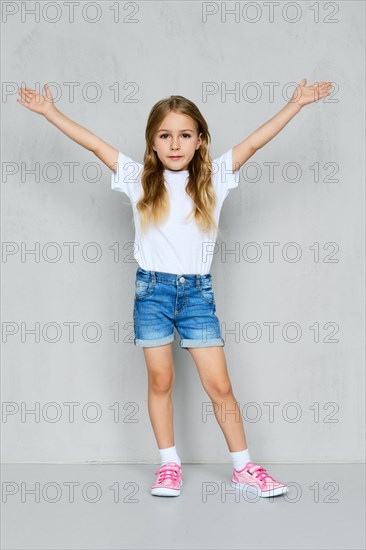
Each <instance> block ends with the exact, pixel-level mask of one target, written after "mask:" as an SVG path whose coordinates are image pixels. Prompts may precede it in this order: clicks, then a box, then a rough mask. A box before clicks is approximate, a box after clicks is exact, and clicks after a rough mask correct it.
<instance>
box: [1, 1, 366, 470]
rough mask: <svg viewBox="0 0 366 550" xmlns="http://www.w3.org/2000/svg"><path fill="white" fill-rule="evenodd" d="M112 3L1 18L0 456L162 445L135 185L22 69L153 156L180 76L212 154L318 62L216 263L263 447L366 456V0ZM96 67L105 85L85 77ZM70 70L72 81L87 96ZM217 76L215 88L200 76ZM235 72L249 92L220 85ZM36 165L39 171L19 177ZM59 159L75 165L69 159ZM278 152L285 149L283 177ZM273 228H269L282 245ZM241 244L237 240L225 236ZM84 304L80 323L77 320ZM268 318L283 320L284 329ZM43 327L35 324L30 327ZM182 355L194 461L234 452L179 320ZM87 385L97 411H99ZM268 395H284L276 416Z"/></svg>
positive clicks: (227, 214)
mask: <svg viewBox="0 0 366 550" xmlns="http://www.w3.org/2000/svg"><path fill="white" fill-rule="evenodd" d="M33 4H34V3H32V5H33ZM113 4H115V3H108V2H101V3H100V4H99V7H100V10H101V14H100V19H99V21H97V22H95V23H91V22H88V21H86V20H83V19H82V17H81V7H85V5H84V4H83V3H82V4H81V7H79V9H76V12H75V22H73V23H72V22H70V21H69V20H68V13H67V11H66V7H65V6H64V4H63V3H60V11H59V17H60V18H59V21H57V22H54V23H52V22H50V21H47V18H48V19H49V20H50V19H51V18H53V17H55V12H54V11H53V12H52V11H50V12H49V13H48V14H47V13H43V14H42V13H41V14H40V20H39V22H35V20H34V16H31V15H29V14H28V15H25V16H24V17H23V19H22V17H21V15H20V12H19V13H14V14H13V15H10V16H9V17H8V19H7V21H6V22H5V23H3V42H2V43H3V56H2V62H3V63H2V64H3V69H2V77H3V109H2V111H3V137H5V139H3V140H2V159H3V186H2V200H3V208H2V216H3V217H2V239H3V247H5V251H6V252H7V253H6V254H5V251H4V249H3V262H2V319H3V354H2V356H3V366H2V400H3V417H2V453H3V454H2V459H3V460H4V461H14V462H23V461H24V462H26V461H35V462H92V461H116V462H118V461H122V462H135V461H136V462H159V455H158V451H157V445H156V442H155V438H154V435H153V431H152V427H151V424H150V420H149V417H148V412H147V376H146V366H145V363H144V357H143V352H142V349H141V348H136V347H135V346H134V344H133V324H132V322H133V316H132V312H133V291H134V276H135V271H136V269H137V267H138V266H137V264H136V263H135V261H134V260H133V258H132V250H133V247H132V245H133V236H134V231H133V226H132V211H131V208H130V203H129V199H128V198H127V197H126V196H125V195H122V194H120V193H117V192H112V191H111V189H110V177H111V173H110V171H109V170H108V169H107V168H106V167H105V166H104V165H102V163H100V162H99V161H98V159H97V158H95V157H93V155H92V154H91V153H90V152H88V151H87V150H84V149H83V148H81V147H80V146H79V145H77V144H76V143H75V142H73V141H72V140H70V139H69V138H67V137H66V136H65V135H64V134H63V133H62V132H60V131H59V130H57V129H56V128H55V127H54V126H52V125H51V124H49V123H48V122H47V121H46V120H45V119H44V118H42V117H40V116H38V115H36V114H34V113H32V112H30V111H28V110H27V109H25V108H24V107H22V106H21V105H19V104H18V103H17V102H16V98H17V97H18V96H17V86H19V85H21V83H22V82H23V83H26V85H27V86H29V87H31V88H34V87H35V85H36V83H40V84H41V86H43V85H44V83H46V82H48V83H51V82H56V83H58V85H59V89H60V91H61V92H62V94H61V97H60V99H59V101H57V107H58V108H59V109H60V110H61V111H62V112H63V113H64V114H66V115H67V116H69V117H71V118H72V119H73V120H75V121H77V122H78V123H80V124H81V125H83V126H85V127H87V128H88V129H90V130H91V131H92V132H94V133H95V134H97V135H99V136H100V137H102V138H103V139H104V140H105V141H107V142H108V143H110V144H112V145H114V146H115V147H116V148H118V149H119V150H121V151H123V152H125V153H126V154H127V155H129V156H131V157H132V158H134V159H136V160H137V161H139V162H142V160H143V152H144V146H145V141H144V131H145V125H146V120H147V116H148V113H149V110H150V108H151V107H152V105H153V104H154V103H155V102H156V101H158V100H159V99H161V98H163V97H166V96H168V95H170V94H181V95H184V96H186V97H188V98H190V99H192V100H193V101H194V102H196V103H197V105H198V106H199V108H200V109H201V111H202V113H203V115H204V116H205V118H206V120H207V122H208V124H209V128H210V131H211V135H212V148H211V155H212V158H215V156H217V155H219V154H221V153H223V152H224V151H226V150H227V149H228V148H230V147H231V146H234V145H236V144H237V143H239V142H240V141H241V140H242V139H244V138H245V137H246V136H248V135H249V134H250V133H252V132H253V131H254V130H255V129H256V128H258V127H259V126H260V125H261V124H263V123H264V122H265V121H266V120H268V119H269V118H271V117H272V116H273V115H274V114H275V113H276V112H278V111H279V110H280V109H281V108H282V107H283V106H284V105H285V102H286V96H285V95H284V94H285V90H286V86H287V84H288V83H294V82H300V80H301V79H302V78H303V77H306V78H307V79H308V83H313V82H315V81H318V80H329V81H332V82H333V83H334V90H335V93H334V94H333V95H332V96H331V97H329V98H328V99H327V100H326V101H321V102H320V103H318V104H313V105H310V106H308V107H305V108H304V109H303V110H302V111H301V112H300V114H299V115H298V116H297V117H295V119H293V120H292V121H290V123H289V124H288V125H287V126H286V127H285V128H284V129H283V131H282V132H281V133H280V134H279V135H278V136H277V137H275V138H274V139H273V140H272V141H271V142H270V143H269V144H267V146H266V147H264V148H263V149H261V150H260V151H258V152H257V153H256V155H255V156H254V157H252V158H251V159H250V161H249V163H248V165H247V166H244V167H242V169H241V175H240V184H239V188H237V189H235V190H233V191H232V192H231V193H230V194H229V196H228V198H227V199H226V202H225V204H224V207H223V210H222V213H221V220H220V221H221V226H220V227H221V231H222V234H221V236H220V238H219V240H218V249H219V252H218V253H217V254H216V255H215V258H214V260H213V264H212V268H211V273H212V275H213V277H214V288H215V294H216V300H217V314H218V316H219V318H220V321H221V324H222V330H223V337H224V338H225V340H226V346H225V348H224V349H225V353H226V358H227V363H228V369H229V373H230V377H231V381H232V385H233V389H234V394H235V396H236V399H237V401H238V402H239V403H240V406H241V408H242V411H243V418H244V425H245V429H246V434H247V440H248V445H249V449H250V452H251V456H252V458H253V459H254V460H255V461H259V462H260V461H262V462H295V463H296V462H323V461H324V462H333V461H334V462H338V461H340V462H343V461H344V462H347V461H351V462H352V461H362V460H363V448H364V436H363V434H364V424H363V418H364V390H363V388H364V366H363V365H364V329H365V326H364V290H363V288H364V287H363V283H364V173H363V160H364V158H363V151H364V145H365V143H364V122H363V121H364V100H363V97H364V89H362V84H363V82H364V67H363V61H364V59H363V57H364V56H363V39H364V29H363V23H362V22H363V20H364V4H363V3H362V2H347V3H346V2H337V3H334V4H332V6H335V7H336V8H337V10H338V11H337V12H336V13H333V8H332V9H331V8H330V7H328V8H326V7H325V4H322V5H320V6H319V20H318V21H316V22H315V21H314V17H315V15H314V11H313V10H311V9H310V8H309V4H308V3H306V2H297V3H296V5H297V6H298V9H299V12H298V15H299V18H298V20H297V21H296V20H295V21H294V20H293V18H294V17H295V12H294V11H291V9H290V8H289V9H288V12H287V16H286V13H285V11H282V9H283V8H285V4H284V3H281V6H280V8H278V7H277V8H276V10H275V14H274V20H273V21H271V20H270V17H269V14H268V11H267V10H268V8H266V7H265V6H264V5H262V4H261V3H258V4H257V5H258V7H260V9H261V10H262V11H261V13H259V14H258V21H257V22H252V23H249V22H248V21H246V20H245V16H244V15H243V13H242V14H241V16H240V17H239V18H238V20H237V21H235V20H234V17H233V16H228V17H227V20H226V21H225V19H224V17H222V16H221V14H220V12H219V13H217V14H216V15H215V14H214V15H210V16H208V17H207V21H204V16H203V15H202V10H203V9H204V8H203V5H202V4H201V3H200V2H139V3H136V4H135V6H136V9H135V10H134V7H133V3H131V5H132V7H130V8H128V9H124V8H123V6H124V5H125V4H124V3H121V4H120V8H121V11H120V21H119V22H116V23H115V22H113V17H114V12H113V11H112V10H111V9H110V6H112V5H113ZM233 4H234V3H233V2H230V3H228V4H227V8H230V7H233ZM237 4H238V5H239V6H240V7H241V9H242V8H243V7H244V4H245V3H242V2H241V3H237ZM12 5H17V4H12ZM40 5H41V6H42V5H44V4H43V3H42V2H41V3H40ZM212 5H216V6H217V7H218V9H220V6H221V5H222V6H225V3H215V4H212ZM18 7H19V9H20V3H19V4H18ZM208 7H210V6H208ZM134 11H135V13H134V14H133V12H134ZM300 11H301V14H300ZM128 14H132V15H130V16H129V15H128ZM84 15H85V14H84ZM94 15H95V12H94V11H93V10H92V9H91V8H90V11H87V12H86V16H87V17H89V18H93V17H94ZM253 17H254V12H252V11H251V12H248V17H247V18H253ZM286 17H287V20H286ZM123 18H125V19H126V20H125V21H123ZM133 19H134V20H135V22H132V21H131V20H133ZM290 19H291V20H293V22H290ZM92 82H94V83H97V85H98V87H99V90H100V91H101V97H100V98H99V100H97V101H96V102H93V101H91V100H90V99H89V100H87V95H86V93H85V90H86V88H87V85H88V83H92ZM250 82H251V83H255V86H256V92H254V87H253V86H252V87H250V88H247V84H248V83H250ZM66 83H77V84H78V86H76V88H75V98H74V100H71V98H70V97H69V89H70V88H68V87H67V85H66ZM117 83H118V84H117ZM205 83H206V84H205ZM207 83H209V88H210V89H212V90H214V92H213V93H212V94H211V95H210V94H208V95H207V96H206V95H205V93H204V89H205V87H206V86H207ZM269 83H275V86H274V94H273V98H271V96H270V94H269V90H270V86H269ZM235 85H236V86H237V90H238V92H239V96H238V97H236V98H235V97H234V95H232V94H225V87H226V88H227V90H232V89H233V88H235ZM69 86H70V85H69ZM85 86H86V88H85ZM117 86H118V87H119V92H120V96H119V98H116V96H115V95H114V92H113V91H112V90H116V89H117ZM52 89H53V90H55V88H52ZM82 89H84V93H82ZM215 90H216V91H215ZM292 90H293V88H292V87H291V88H289V91H288V94H289V95H288V96H287V98H289V97H290V94H291V93H292ZM5 91H6V92H7V94H6V93H5ZM88 91H89V92H90V95H89V98H91V97H92V96H93V90H92V89H91V88H90V87H89V90H88ZM221 92H222V93H221ZM255 93H256V94H257V97H256V98H255ZM4 130H5V132H4ZM35 163H39V166H40V172H41V173H40V176H39V178H38V179H37V177H35V176H34V175H33V174H31V173H28V174H25V175H23V176H22V175H21V174H22V173H23V174H24V172H25V170H28V169H33V168H34V166H35ZM48 163H53V165H54V166H55V167H57V170H58V175H56V174H57V170H56V169H55V168H53V169H52V168H51V167H49V168H48V172H47V170H46V168H47V166H48ZM66 163H77V166H76V167H75V177H74V178H73V179H72V178H70V176H69V173H68V169H67V164H66ZM88 163H95V165H96V166H97V167H98V170H99V175H98V174H97V178H96V181H94V182H93V181H90V180H91V179H92V178H93V177H94V176H95V170H93V168H90V172H88V176H89V181H88V180H87V179H86V178H85V175H84V170H85V169H86V167H87V165H88ZM268 163H277V164H276V167H275V169H274V177H273V178H271V177H270V170H269V165H268ZM294 167H296V169H295V168H294ZM5 169H6V170H8V171H9V173H8V175H6V174H5V173H4V170H5ZM12 170H14V172H15V173H14V174H12V173H11V171H12ZM296 170H297V172H296ZM296 175H297V176H296ZM52 178H56V180H55V181H52ZM71 242H72V243H77V245H76V246H75V257H74V261H71V259H70V257H69V250H70V248H69V246H70V245H67V244H66V243H71ZM51 243H54V244H56V246H51ZM91 243H95V244H96V246H97V248H98V249H99V252H100V253H101V257H100V258H99V259H98V260H97V261H93V258H94V257H95V251H96V249H95V248H94V247H93V246H90V245H91ZM248 243H256V253H258V254H259V257H258V261H255V262H253V261H250V258H253V256H254V254H255V250H254V246H251V247H249V248H248V249H247V250H246V246H247V245H248ZM268 243H276V246H275V247H274V248H275V252H274V259H273V261H270V258H269V245H268ZM289 243H296V247H297V250H296V253H297V254H299V257H298V260H297V261H291V258H293V257H294V254H295V247H289V248H288V245H289ZM88 245H89V247H88ZM225 247H226V248H225ZM235 248H236V250H237V251H238V255H237V256H235V255H233V254H226V255H225V250H227V251H228V250H232V249H235ZM25 250H28V251H34V250H36V254H33V253H32V252H30V253H28V254H25ZM117 250H118V251H119V255H117ZM246 252H247V254H246ZM57 254H58V255H59V257H58V258H57V259H56V260H54V258H55V255H57ZM5 260H6V261H5ZM69 323H76V324H77V325H76V326H75V334H74V339H73V340H72V339H71V337H70V334H69V330H68V325H69ZM90 323H92V324H94V325H95V326H97V327H99V330H100V334H99V336H98V335H97V332H96V330H95V329H94V328H93V326H92V325H89V324H90ZM268 323H276V326H275V329H274V338H273V341H272V340H271V338H270V329H269V327H268ZM49 324H51V325H49ZM34 328H36V332H37V331H38V336H37V337H35V336H34V335H32V334H31V333H30V332H28V333H27V331H28V330H32V329H34ZM234 328H236V330H237V331H238V334H237V335H236V336H235V335H233V334H232V333H229V331H230V330H233V329H234ZM6 334H8V336H7V337H6ZM95 338H96V339H97V341H95V342H94V343H93V342H92V341H93V340H94V339H95ZM174 358H175V369H176V382H175V387H174V411H175V444H176V446H177V449H178V452H179V454H180V457H181V459H182V460H183V461H192V462H201V461H203V462H206V461H207V462H211V461H213V462H215V461H223V462H225V461H227V462H231V460H230V455H229V452H228V449H227V446H226V442H225V439H224V437H223V434H222V432H221V430H220V428H219V426H218V424H217V423H216V420H215V418H214V416H213V415H208V417H207V418H206V417H205V415H204V410H205V407H207V406H208V405H209V403H210V402H209V399H208V396H207V395H206V393H205V392H204V390H203V388H202V386H201V384H200V380H199V377H198V373H197V370H196V367H195V365H194V363H193V361H192V358H191V356H190V354H189V353H187V352H186V351H184V350H181V349H180V348H179V338H178V335H177V340H176V342H175V344H174ZM71 402H73V403H76V405H75V410H74V413H75V414H74V420H73V421H71V416H70V415H69V413H70V410H71V409H70V407H71V406H70V405H67V403H71ZM52 403H53V404H54V405H51V404H52ZM91 403H95V404H97V409H99V414H100V415H101V417H100V419H97V420H96V421H94V422H93V421H92V420H93V419H94V418H95V413H96V411H97V409H96V408H94V407H93V406H92V405H91ZM268 403H276V405H274V416H273V417H272V416H271V415H270V407H269V405H268ZM88 404H89V405H88ZM4 410H5V411H6V414H5V413H4ZM31 410H35V411H36V415H33V414H32V413H30V412H29V411H31ZM27 411H28V413H27ZM117 411H118V412H119V419H118V418H117V416H116V415H117ZM57 415H58V416H59V418H57V417H56V416H57ZM55 417H56V418H55ZM52 419H54V421H52Z"/></svg>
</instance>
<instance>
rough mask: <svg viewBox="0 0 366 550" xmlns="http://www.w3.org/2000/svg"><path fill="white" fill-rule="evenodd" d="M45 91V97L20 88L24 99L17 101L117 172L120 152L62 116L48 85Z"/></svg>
mask: <svg viewBox="0 0 366 550" xmlns="http://www.w3.org/2000/svg"><path fill="white" fill-rule="evenodd" d="M44 90H45V92H46V93H45V95H40V94H38V93H37V92H36V91H35V90H32V89H31V88H20V91H19V94H20V96H21V98H22V99H21V100H20V99H17V101H18V103H20V104H21V105H24V107H27V108H28V109H30V110H31V111H33V112H35V113H38V114H41V115H43V116H44V117H45V118H46V119H47V120H48V121H49V122H51V123H52V124H54V125H55V126H56V127H57V128H58V129H59V130H61V132H63V133H64V134H65V135H67V136H68V137H69V138H71V139H72V140H73V141H75V142H76V143H78V144H79V145H82V146H83V147H85V149H88V150H89V151H91V152H92V153H94V154H95V155H96V156H97V157H98V158H99V159H100V160H101V161H102V162H103V163H104V164H105V165H106V166H108V168H110V169H111V170H113V172H116V169H117V160H118V154H119V152H118V150H117V149H115V148H114V147H112V146H111V145H109V144H108V143H106V142H105V141H103V140H102V139H101V138H99V137H98V136H96V135H95V134H93V133H92V132H90V131H89V130H87V129H86V128H84V127H83V126H81V125H80V124H77V123H76V122H74V121H73V120H71V119H70V118H68V117H67V116H65V115H64V114H62V113H61V112H60V111H59V110H58V109H57V108H56V107H55V104H54V102H53V97H52V94H51V91H50V89H49V87H48V86H47V84H45V86H44Z"/></svg>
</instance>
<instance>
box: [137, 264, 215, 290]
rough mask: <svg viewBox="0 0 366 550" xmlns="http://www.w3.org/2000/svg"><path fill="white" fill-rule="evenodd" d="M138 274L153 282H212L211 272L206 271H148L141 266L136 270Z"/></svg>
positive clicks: (196, 283)
mask: <svg viewBox="0 0 366 550" xmlns="http://www.w3.org/2000/svg"><path fill="white" fill-rule="evenodd" d="M136 275H140V276H142V277H145V278H146V279H148V280H152V281H153V283H155V282H156V281H160V282H162V283H169V284H176V285H179V284H183V283H189V284H192V283H193V284H195V285H196V286H197V287H199V286H200V285H201V284H202V283H207V282H211V280H212V275H211V273H206V274H205V275H200V274H199V273H197V274H192V273H165V272H164V271H148V270H145V269H142V267H139V268H138V269H137V271H136Z"/></svg>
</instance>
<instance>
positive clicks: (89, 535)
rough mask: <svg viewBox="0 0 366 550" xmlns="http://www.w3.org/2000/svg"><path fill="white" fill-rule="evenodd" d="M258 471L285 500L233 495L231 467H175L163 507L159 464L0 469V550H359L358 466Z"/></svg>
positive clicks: (8, 466)
mask: <svg viewBox="0 0 366 550" xmlns="http://www.w3.org/2000/svg"><path fill="white" fill-rule="evenodd" d="M263 466H265V467H266V468H267V470H268V471H269V473H271V474H272V475H273V476H274V477H277V478H278V479H280V480H283V481H286V482H287V483H290V484H291V485H290V490H289V493H288V496H287V497H284V496H277V497H273V498H272V499H268V498H267V499H264V498H260V499H257V498H255V497H254V496H253V495H252V496H251V497H250V495H246V494H245V493H240V492H237V493H236V496H235V494H234V493H233V489H232V487H231V485H230V478H231V473H232V467H231V465H230V464H184V463H183V465H182V467H183V479H184V485H183V488H182V493H181V495H180V496H179V497H170V498H169V497H155V496H152V495H151V494H150V486H151V484H152V483H153V481H154V480H155V474H154V472H155V470H156V469H157V468H158V467H159V465H158V464H149V465H146V464H143V465H130V464H128V465H119V464H111V465H54V464H22V465H20V464H3V465H2V467H1V484H2V511H1V516H2V517H1V527H2V534H1V548H2V549H3V550H8V549H9V550H10V549H17V550H21V549H23V548H27V549H37V550H41V549H47V550H53V549H55V548H57V549H62V550H65V549H73V550H74V549H95V550H96V549H98V550H99V549H103V550H109V549H114V548H121V549H122V548H123V549H132V548H133V549H143V550H145V549H150V548H151V549H152V548H153V549H155V548H156V549H158V548H159V549H168V548H169V549H171V550H173V549H174V550H175V549H201V548H202V549H207V550H208V549H209V550H215V549H228V550H229V549H234V548H235V549H244V548H248V549H250V550H254V549H257V548H261V549H287V548H289V549H290V548H291V549H298V548H301V549H306V550H308V549H316V550H321V549H332V550H336V549H338V548H342V549H352V550H356V549H364V548H365V519H364V518H365V491H364V474H365V465H364V464H315V465H309V464H296V465H293V464H292V465H283V464H281V465H278V464H272V465H271V464H263ZM71 483H76V485H75V486H74V498H72V497H71V495H72V491H71V489H69V487H70V484H71ZM34 491H35V492H34Z"/></svg>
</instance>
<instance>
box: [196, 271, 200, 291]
mask: <svg viewBox="0 0 366 550" xmlns="http://www.w3.org/2000/svg"><path fill="white" fill-rule="evenodd" d="M200 282H201V275H200V274H199V273H197V274H196V288H199V287H200Z"/></svg>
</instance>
